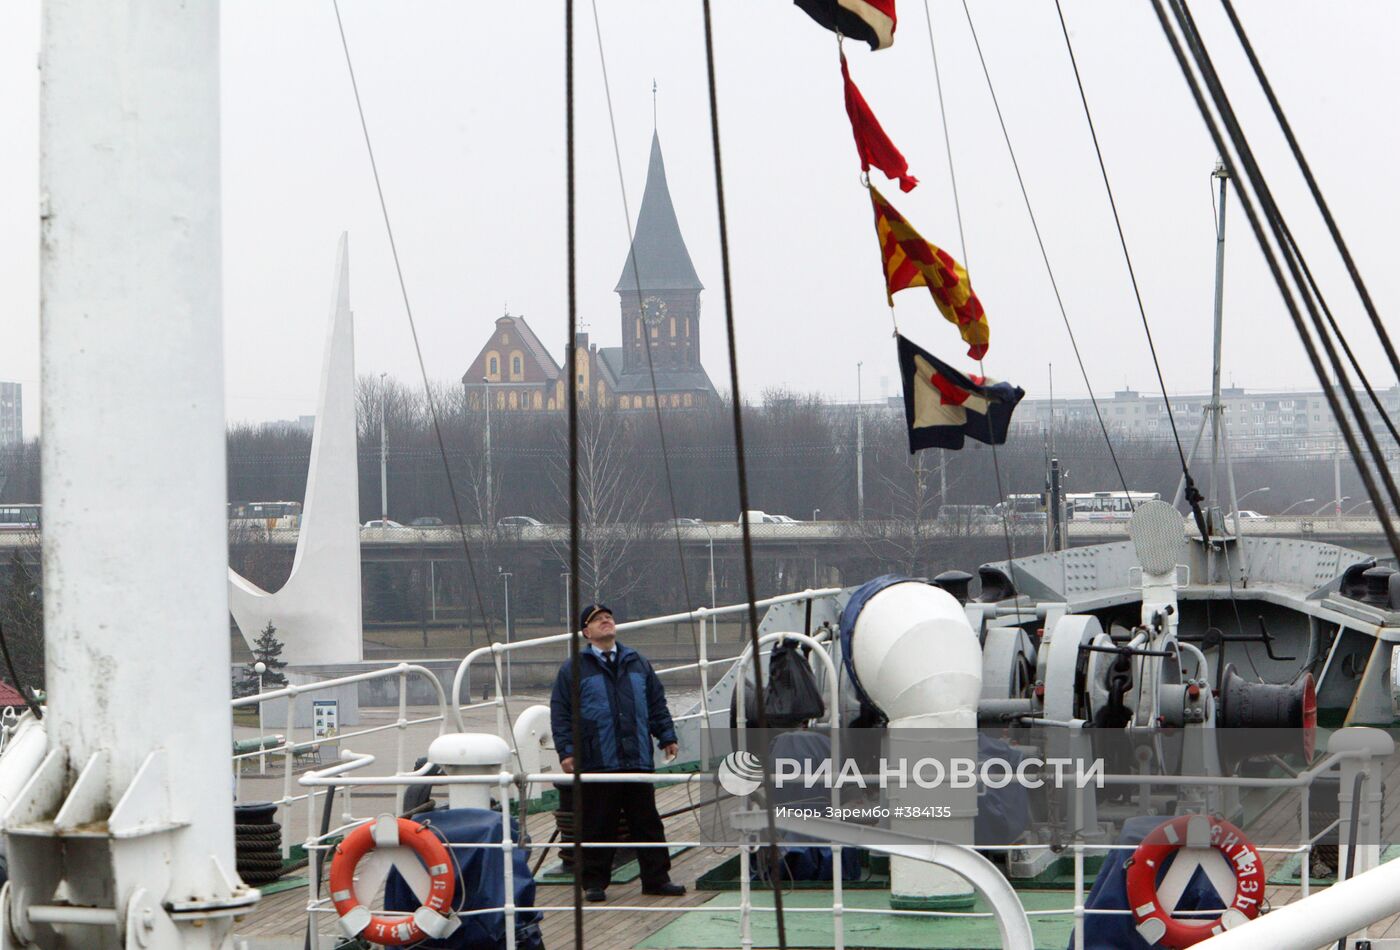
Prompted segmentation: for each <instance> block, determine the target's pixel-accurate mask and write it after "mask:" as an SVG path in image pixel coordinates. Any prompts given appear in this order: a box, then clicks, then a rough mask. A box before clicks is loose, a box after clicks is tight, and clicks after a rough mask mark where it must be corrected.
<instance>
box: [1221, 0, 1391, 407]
mask: <svg viewBox="0 0 1400 950" xmlns="http://www.w3.org/2000/svg"><path fill="white" fill-rule="evenodd" d="M1221 5H1222V6H1224V8H1225V14H1226V16H1228V17H1229V18H1230V24H1231V25H1232V26H1233V27H1234V29H1235V35H1236V36H1237V37H1239V41H1240V46H1241V47H1242V48H1243V49H1244V53H1245V56H1247V57H1248V58H1249V65H1250V66H1251V67H1252V68H1253V70H1254V75H1255V77H1256V78H1257V79H1258V80H1259V86H1260V88H1262V89H1263V90H1264V95H1265V97H1266V98H1267V99H1268V100H1269V107H1270V108H1271V109H1273V112H1274V118H1275V119H1277V120H1278V124H1279V128H1280V129H1282V130H1283V135H1284V138H1285V139H1287V140H1288V147H1289V149H1290V150H1292V152H1293V157H1294V159H1295V160H1296V161H1297V162H1298V167H1299V169H1301V170H1302V172H1303V178H1304V179H1305V180H1306V181H1307V183H1308V190H1309V191H1311V192H1312V196H1313V200H1314V201H1315V202H1316V203H1317V207H1318V210H1319V211H1321V212H1322V219H1323V220H1324V221H1325V222H1327V230H1328V231H1329V232H1330V233H1331V235H1332V241H1333V242H1334V243H1335V244H1336V245H1337V251H1338V252H1339V253H1340V254H1341V256H1342V260H1343V261H1344V262H1345V263H1346V267H1347V273H1348V274H1350V275H1351V280H1352V283H1353V284H1355V286H1356V292H1357V294H1358V295H1359V296H1360V298H1361V304H1362V306H1363V307H1365V308H1366V315H1367V316H1368V317H1370V318H1371V325H1372V326H1373V327H1374V328H1375V330H1376V335H1377V336H1378V337H1380V341H1381V346H1382V347H1383V348H1384V349H1385V354H1386V356H1387V357H1389V358H1390V368H1391V370H1392V371H1393V372H1394V373H1395V375H1396V377H1397V378H1400V356H1397V355H1396V352H1395V346H1394V345H1393V344H1392V343H1391V341H1390V334H1388V333H1387V332H1386V329H1385V324H1383V323H1382V322H1381V318H1380V314H1378V313H1377V312H1376V305H1375V303H1373V302H1372V300H1371V293H1370V291H1369V290H1367V288H1366V283H1365V281H1363V280H1362V279H1361V271H1360V270H1359V269H1358V268H1357V266H1356V261H1354V260H1353V259H1352V256H1351V251H1350V250H1349V249H1348V248H1347V243H1346V241H1344V240H1343V239H1342V232H1341V229H1339V228H1338V227H1337V222H1336V219H1334V218H1333V217H1332V210H1331V208H1330V207H1328V205H1327V200H1326V199H1325V198H1323V197H1322V189H1321V188H1320V187H1319V186H1318V184H1317V179H1316V178H1315V177H1313V173H1312V167H1311V166H1310V165H1308V160H1307V159H1306V158H1304V157H1303V149H1302V146H1300V145H1299V144H1298V140H1297V138H1296V137H1295V136H1294V135H1293V126H1292V125H1290V124H1289V122H1288V118H1287V117H1286V116H1285V115H1284V114H1283V106H1282V105H1280V104H1279V101H1278V97H1277V96H1275V95H1274V87H1273V84H1272V83H1270V82H1269V77H1268V76H1266V75H1265V74H1264V67H1263V66H1262V65H1261V64H1260V62H1259V58H1258V57H1257V56H1255V55H1254V46H1253V45H1252V44H1251V43H1250V42H1249V37H1248V36H1247V35H1246V34H1245V32H1244V25H1243V24H1241V23H1240V18H1239V17H1238V16H1237V15H1236V14H1235V6H1234V4H1233V3H1231V2H1230V0H1221ZM1392 431H1393V430H1392Z"/></svg>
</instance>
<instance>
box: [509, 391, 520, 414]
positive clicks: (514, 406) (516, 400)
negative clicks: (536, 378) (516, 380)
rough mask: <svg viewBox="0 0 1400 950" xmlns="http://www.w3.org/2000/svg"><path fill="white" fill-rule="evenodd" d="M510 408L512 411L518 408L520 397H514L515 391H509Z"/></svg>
mask: <svg viewBox="0 0 1400 950" xmlns="http://www.w3.org/2000/svg"><path fill="white" fill-rule="evenodd" d="M510 407H511V408H512V409H519V408H520V397H519V396H518V395H516V393H515V390H511V393H510Z"/></svg>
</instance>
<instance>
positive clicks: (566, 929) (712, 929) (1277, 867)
mask: <svg viewBox="0 0 1400 950" xmlns="http://www.w3.org/2000/svg"><path fill="white" fill-rule="evenodd" d="M534 701H535V699H532V698H523V697H522V698H512V701H511V705H512V712H517V713H518V711H519V710H520V709H523V708H524V707H525V705H528V704H530V703H531V702H534ZM477 714H478V715H479V716H481V717H482V721H480V722H469V726H468V728H471V727H472V725H477V726H479V727H481V728H490V725H489V724H488V722H487V721H486V719H487V718H488V717H489V718H491V720H492V721H493V720H494V717H493V716H491V714H490V713H489V711H480V710H478V711H477ZM395 719H397V710H388V709H385V710H377V709H366V710H363V720H364V723H365V724H366V725H374V724H376V723H377V722H378V721H381V720H382V721H383V722H392V721H394V720H395ZM418 728H420V727H410V730H415V729H418ZM244 731H247V730H244ZM435 731H436V730H435V729H431V730H424V734H423V735H422V736H421V737H420V736H414V737H412V739H413V741H411V742H410V747H411V748H426V744H427V741H428V739H430V738H431V735H432V734H435ZM419 739H421V740H422V741H421V744H420V742H419V741H418V740H419ZM393 742H394V739H393V732H392V730H390V731H388V732H381V733H376V734H374V735H370V736H365V737H363V738H361V739H357V740H354V741H353V743H351V744H352V747H353V748H355V750H356V751H357V752H358V751H369V752H376V753H377V754H378V755H379V760H378V762H381V763H389V762H392V761H393V760H394V755H393ZM298 771H300V770H298ZM372 771H373V772H374V773H376V774H385V773H386V772H388V771H391V769H389V768H387V767H384V766H380V765H378V763H377V764H376V767H374V768H373V769H372ZM1397 772H1400V765H1397V766H1395V767H1392V768H1391V770H1390V771H1389V772H1388V774H1387V776H1386V787H1387V788H1390V789H1394V788H1400V775H1397V774H1396V773H1397ZM243 781H244V786H243V789H242V791H243V795H242V797H243V798H244V799H245V800H246V799H252V798H255V797H262V798H274V797H277V796H278V795H280V794H281V789H282V787H283V777H282V775H281V774H280V772H279V771H276V770H275V769H274V768H273V767H272V765H271V764H270V766H269V774H268V775H267V776H266V777H256V778H255V777H252V776H249V777H245V779H244V780H243ZM294 789H295V790H296V791H300V788H299V787H297V786H295V783H294ZM438 792H439V794H438V797H439V798H442V797H444V796H443V794H442V790H441V787H439V789H438ZM352 797H353V802H354V809H355V813H356V814H358V815H362V816H363V815H366V814H371V813H373V812H374V811H375V809H376V807H382V810H384V811H391V810H392V808H393V798H392V795H391V794H390V793H388V792H387V791H386V790H382V789H370V790H366V791H361V790H358V789H357V790H356V791H355V792H354V793H353V796H352ZM1298 797H1299V795H1298V792H1297V791H1296V790H1290V791H1288V792H1286V793H1285V794H1283V795H1282V796H1280V797H1279V798H1278V799H1277V800H1276V801H1275V802H1274V803H1273V804H1272V805H1270V806H1269V808H1268V809H1267V810H1266V811H1265V812H1264V813H1263V814H1262V815H1261V816H1260V817H1259V818H1257V819H1255V820H1254V821H1253V822H1251V823H1250V826H1249V827H1250V833H1251V837H1253V838H1254V839H1255V840H1257V841H1265V840H1273V841H1280V840H1288V838H1289V836H1290V835H1291V834H1293V832H1291V831H1290V830H1289V829H1291V828H1295V827H1296V824H1297V819H1296V815H1297V813H1298ZM698 800H699V799H698V798H697V797H695V793H694V792H693V791H692V792H691V793H690V794H689V795H688V794H687V790H686V789H685V788H684V787H681V786H671V787H664V788H659V789H658V791H657V807H658V810H659V811H661V813H662V814H663V815H664V814H666V813H668V812H672V811H678V812H679V814H676V815H674V816H673V817H670V818H668V819H667V820H666V826H667V836H668V838H670V839H671V840H674V841H696V840H700V839H701V829H700V827H699V823H698V821H697V820H696V815H695V813H694V812H691V811H685V810H683V809H685V808H686V806H687V805H689V804H692V803H693V802H694V801H698ZM305 815H306V809H305V805H304V804H301V805H299V806H294V807H293V809H292V810H291V813H290V815H288V816H287V819H286V823H287V829H286V830H287V833H288V834H290V835H291V840H293V841H299V840H302V839H303V838H304V836H305V827H306V818H305ZM526 827H527V830H528V832H529V835H530V837H531V840H533V841H535V842H546V841H548V840H549V839H550V837H551V835H552V834H553V832H554V818H553V815H552V813H550V812H541V813H537V814H534V815H531V816H529V818H528V820H527V823H526ZM1383 827H1384V828H1385V829H1386V831H1387V834H1386V836H1385V838H1386V840H1397V836H1396V835H1395V834H1394V832H1393V829H1395V828H1397V827H1400V796H1393V797H1392V798H1391V799H1390V800H1389V801H1388V802H1387V803H1386V806H1385V815H1384V821H1383ZM734 853H735V852H734V849H715V848H690V849H688V850H686V851H684V852H682V853H680V854H677V855H676V856H675V857H673V859H672V861H673V868H672V877H673V878H674V879H675V880H677V881H679V882H681V883H684V884H685V885H686V887H687V893H686V894H685V896H683V897H680V898H657V897H648V896H645V895H643V894H642V893H641V882H640V881H639V880H637V879H635V878H633V879H631V880H628V881H626V882H618V883H614V884H613V885H612V886H610V887H609V889H608V901H607V903H605V904H585V905H584V933H585V942H586V944H587V945H588V946H590V947H597V948H602V947H606V948H609V950H612V948H657V947H685V948H691V950H703V948H709V947H716V948H717V947H732V946H736V945H738V943H739V917H738V914H737V913H734V912H732V911H729V910H725V908H732V907H734V906H735V905H736V904H737V900H738V894H737V892H735V891H712V890H703V891H697V890H696V889H695V882H696V880H697V879H699V878H700V877H701V876H702V875H704V874H705V873H706V872H709V871H711V870H713V869H715V868H716V867H717V866H719V865H720V864H722V863H723V862H725V861H726V860H728V859H729V858H731V857H733V855H734ZM539 855H540V852H539V851H536V852H535V853H534V855H533V857H532V861H531V863H532V866H533V865H534V864H535V862H536V861H538V860H539ZM557 859H558V851H557V850H556V849H550V851H549V853H548V855H547V856H546V857H545V858H544V861H543V864H542V865H541V867H543V868H545V869H548V868H549V866H550V865H551V864H553V863H554V862H555V861H556V860H557ZM1287 859H1288V856H1287V855H1283V854H1276V853H1270V854H1267V855H1266V856H1265V863H1266V866H1267V869H1268V872H1269V876H1270V878H1271V879H1277V878H1278V876H1279V872H1280V871H1281V869H1282V866H1283V865H1284V863H1285V862H1286V861H1287ZM307 876H308V875H307V872H306V871H305V870H303V871H299V872H293V874H291V875H288V879H289V880H290V879H296V878H298V877H300V878H301V879H302V880H303V883H302V884H300V885H299V886H294V887H291V888H289V889H286V890H282V891H280V892H277V893H273V894H270V895H267V896H265V897H264V898H263V900H262V901H261V902H260V903H259V905H258V908H257V910H256V912H254V913H253V914H250V915H249V916H248V917H246V918H244V919H243V920H242V921H241V922H240V923H239V924H238V926H237V927H236V928H235V929H236V933H237V935H238V938H239V939H240V940H247V941H248V943H247V948H248V950H294V948H297V950H299V948H301V947H303V946H304V941H305V934H306V927H307V910H306V908H307V902H308V889H307V885H306V884H305V883H304V880H305V878H306V877H307ZM1089 883H1092V877H1090V879H1089ZM1086 886H1087V885H1086ZM1321 886H1322V885H1321V884H1320V883H1314V884H1313V887H1312V890H1313V892H1316V891H1317V890H1319V889H1320V887H1321ZM323 893H324V892H323ZM1020 893H1021V894H1022V898H1023V900H1024V901H1025V902H1026V903H1027V904H1028V905H1029V906H1032V907H1034V908H1040V909H1049V908H1062V907H1068V906H1070V905H1072V904H1073V891H1070V890H1058V891H1022V892H1020ZM845 894H846V904H847V906H849V907H860V906H865V907H870V908H872V909H875V908H878V907H887V906H888V905H887V904H883V903H880V902H881V901H884V900H885V896H884V892H883V891H854V890H847V891H846V892H845ZM1267 897H1268V902H1269V904H1270V905H1272V906H1273V907H1279V906H1282V905H1284V904H1289V903H1292V902H1293V901H1296V900H1299V899H1300V898H1301V897H1302V888H1301V887H1300V886H1298V885H1295V884H1276V883H1270V884H1269V886H1268V891H1267ZM573 900H574V891H573V888H572V886H569V885H565V884H543V883H541V884H538V885H537V887H536V905H537V906H541V907H555V908H565V909H561V910H550V911H546V912H545V914H544V920H543V923H542V931H543V935H544V943H545V946H546V947H548V948H550V950H561V948H571V947H574V946H575V940H574V913H573V911H572V905H573ZM754 900H755V903H761V902H768V901H771V898H768V897H767V896H766V895H765V894H764V893H763V892H762V889H761V888H756V889H755V896H754ZM785 900H786V901H787V902H788V905H789V906H791V907H793V908H799V907H815V908H821V907H830V901H831V892H830V891H829V890H820V889H815V890H802V891H796V892H794V891H788V892H786V895H785ZM704 905H711V906H713V907H714V908H715V909H714V910H713V911H706V910H705V908H704ZM638 907H647V908H652V907H655V908H674V909H675V912H674V913H671V912H646V913H641V912H637V911H635V910H631V909H630V908H638ZM316 916H317V932H318V933H319V934H320V935H321V939H320V944H321V947H323V948H330V947H333V946H335V943H336V941H335V939H334V935H336V934H337V933H338V929H337V927H336V918H335V916H334V914H333V913H322V914H317V915H316ZM787 919H788V920H789V922H790V923H789V926H788V934H787V936H788V940H787V944H788V946H790V947H829V946H831V945H832V944H833V940H832V936H833V934H832V926H831V918H830V916H829V915H828V914H819V913H801V912H798V913H792V914H789V915H788V918H787ZM772 920H773V915H772V914H771V913H769V912H767V911H762V910H760V911H759V912H758V913H756V914H755V917H754V925H753V937H754V946H756V947H770V946H777V945H778V944H777V941H776V940H775V939H773V937H774V930H773V924H772ZM1032 922H1033V927H1034V928H1035V931H1036V937H1037V939H1036V943H1037V946H1038V947H1047V948H1052V947H1053V948H1056V950H1060V948H1063V947H1065V946H1066V938H1067V935H1068V933H1069V932H1070V919H1069V918H1068V916H1063V917H1042V916H1036V917H1033V918H1032ZM844 930H845V934H846V946H847V947H849V948H855V947H869V948H899V947H911V948H912V947H920V948H967V950H980V948H984V947H985V948H995V947H998V946H999V941H998V940H997V936H996V930H995V927H994V925H993V923H992V922H991V921H989V920H987V919H985V918H982V919H968V918H940V919H936V920H935V919H928V918H925V919H921V920H914V919H912V918H908V917H896V916H880V915H871V914H849V915H847V916H846V918H845V927H844ZM1369 936H1370V937H1372V938H1377V937H1391V938H1396V939H1400V915H1396V916H1392V917H1389V918H1386V919H1385V920H1382V921H1380V922H1378V923H1377V924H1375V925H1373V926H1372V927H1371V928H1369Z"/></svg>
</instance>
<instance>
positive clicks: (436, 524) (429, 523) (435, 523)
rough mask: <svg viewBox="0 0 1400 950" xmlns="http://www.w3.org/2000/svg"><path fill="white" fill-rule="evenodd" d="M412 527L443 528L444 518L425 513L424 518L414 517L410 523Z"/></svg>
mask: <svg viewBox="0 0 1400 950" xmlns="http://www.w3.org/2000/svg"><path fill="white" fill-rule="evenodd" d="M408 526H409V527H410V528H441V527H442V519H441V518H434V517H433V516H432V515H425V516H424V517H422V518H414V519H413V520H412V521H410V522H409V523H408Z"/></svg>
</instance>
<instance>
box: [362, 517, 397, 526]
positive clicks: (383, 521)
mask: <svg viewBox="0 0 1400 950" xmlns="http://www.w3.org/2000/svg"><path fill="white" fill-rule="evenodd" d="M365 527H366V528H402V527H403V525H401V524H399V523H398V522H397V521H389V520H387V519H384V518H375V519H374V520H373V521H366V522H365Z"/></svg>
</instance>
